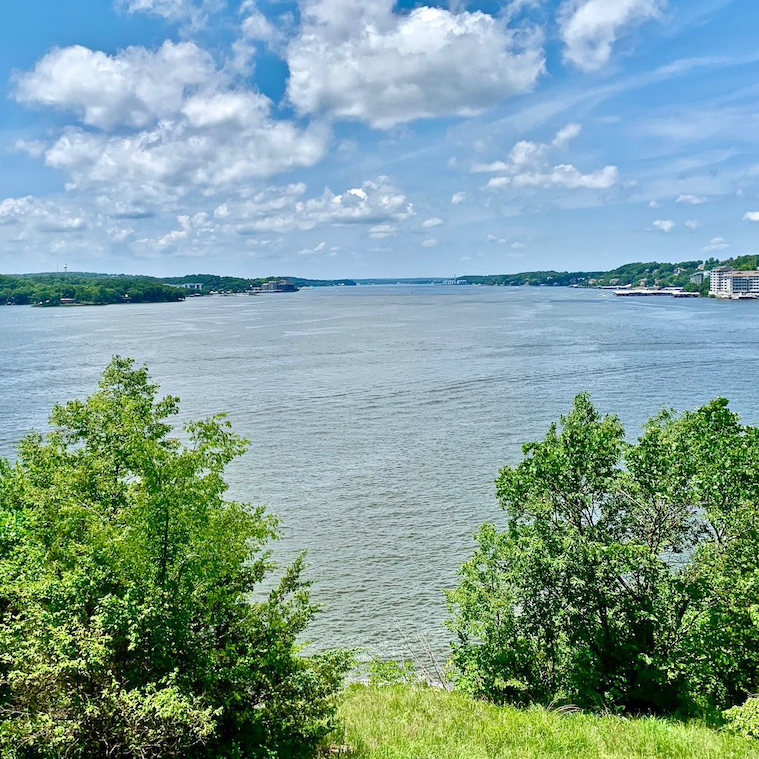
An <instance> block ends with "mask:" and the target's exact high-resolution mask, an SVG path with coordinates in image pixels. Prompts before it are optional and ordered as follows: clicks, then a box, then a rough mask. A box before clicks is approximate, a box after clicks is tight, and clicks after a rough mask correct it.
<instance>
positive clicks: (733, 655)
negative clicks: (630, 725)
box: [448, 394, 759, 713]
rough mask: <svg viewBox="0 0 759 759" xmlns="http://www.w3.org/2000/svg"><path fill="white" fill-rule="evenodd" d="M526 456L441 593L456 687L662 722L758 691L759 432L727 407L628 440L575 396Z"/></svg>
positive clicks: (660, 420) (500, 486)
mask: <svg viewBox="0 0 759 759" xmlns="http://www.w3.org/2000/svg"><path fill="white" fill-rule="evenodd" d="M524 455H525V458H524V460H523V461H522V462H521V463H520V464H519V465H518V466H516V467H508V466H507V467H504V468H503V469H502V471H501V473H500V476H499V478H498V480H497V491H498V497H499V500H500V503H501V506H502V508H503V509H504V510H505V512H506V514H507V518H508V527H507V529H506V530H505V531H499V530H498V529H496V527H495V526H493V525H490V524H486V525H484V526H483V527H482V528H481V530H480V531H479V533H478V535H477V547H476V550H475V552H474V555H473V557H472V558H471V559H470V560H469V561H468V562H467V563H466V564H465V565H464V566H463V567H462V569H461V573H460V574H461V583H460V585H459V586H458V587H457V588H456V589H455V590H453V591H451V592H450V593H449V595H448V601H449V608H450V611H451V615H452V616H451V619H450V620H449V626H450V628H451V629H452V630H453V631H454V632H455V634H456V639H455V641H454V643H453V656H452V665H453V668H454V671H455V672H456V674H457V678H458V683H459V686H460V687H462V688H464V689H466V690H469V691H471V692H473V693H475V694H478V695H481V696H484V697H487V698H489V699H492V700H495V701H496V702H499V703H506V702H511V703H533V702H538V703H574V704H577V705H579V706H582V707H586V708H612V709H621V710H626V711H633V712H640V711H645V712H657V713H668V712H676V711H679V712H691V713H692V712H696V711H698V712H701V713H703V712H705V711H706V712H708V711H712V712H713V711H715V710H719V709H724V708H726V707H729V706H732V705H734V704H737V703H741V702H742V701H743V700H745V698H746V697H747V695H749V694H751V693H753V692H755V691H756V690H757V686H758V685H759V532H757V528H758V527H759V522H757V517H758V516H759V430H757V429H756V428H754V427H750V426H743V425H742V424H741V423H740V420H739V418H738V416H737V415H736V414H734V413H733V412H732V411H731V410H730V409H729V408H728V404H727V401H726V400H725V399H724V398H718V399H716V400H714V401H712V402H710V403H708V404H706V405H705V406H703V407H702V408H699V409H698V410H696V411H692V412H686V413H684V414H683V415H681V416H677V415H675V414H674V413H672V412H662V413H661V414H660V415H659V416H657V417H655V418H653V419H652V420H650V421H649V423H648V424H647V426H646V428H645V431H644V433H643V435H642V436H641V437H640V438H639V439H638V440H637V441H636V442H635V443H634V444H626V443H625V441H624V430H623V428H622V425H621V423H620V422H619V420H618V419H617V418H616V417H613V416H606V417H602V416H601V415H600V414H599V413H598V411H597V410H596V409H595V408H594V407H593V405H592V404H591V402H590V400H589V399H588V396H587V395H586V394H581V395H579V396H578V397H577V398H576V399H575V403H574V407H573V409H572V411H571V412H570V413H569V414H568V415H567V416H566V417H562V418H561V423H560V425H556V424H553V425H551V427H550V429H549V430H548V433H547V435H546V437H545V438H544V440H542V441H540V442H533V443H528V444H526V445H525V446H524Z"/></svg>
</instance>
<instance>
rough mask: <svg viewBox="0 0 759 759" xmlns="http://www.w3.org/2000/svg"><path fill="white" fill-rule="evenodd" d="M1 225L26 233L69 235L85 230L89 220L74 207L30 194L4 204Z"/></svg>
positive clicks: (11, 199) (0, 202)
mask: <svg viewBox="0 0 759 759" xmlns="http://www.w3.org/2000/svg"><path fill="white" fill-rule="evenodd" d="M0 225H3V226H5V225H19V226H20V227H21V230H22V233H29V232H32V231H38V232H45V233H49V232H55V233H65V232H76V231H79V230H82V229H85V228H86V227H87V226H89V221H88V219H87V218H86V217H85V214H84V213H83V212H82V210H81V209H79V208H77V207H76V206H75V205H73V204H61V203H56V202H55V201H52V200H43V199H40V198H34V197H32V196H30V195H28V196H26V197H24V198H5V199H4V200H2V201H0Z"/></svg>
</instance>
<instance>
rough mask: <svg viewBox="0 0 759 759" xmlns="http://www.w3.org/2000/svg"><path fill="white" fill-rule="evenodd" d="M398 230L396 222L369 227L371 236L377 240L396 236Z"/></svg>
mask: <svg viewBox="0 0 759 759" xmlns="http://www.w3.org/2000/svg"><path fill="white" fill-rule="evenodd" d="M397 232H398V227H396V226H395V225H394V224H377V225H376V226H374V227H371V228H370V229H369V237H373V238H374V239H375V240H382V239H384V238H385V237H395V235H396V234H397Z"/></svg>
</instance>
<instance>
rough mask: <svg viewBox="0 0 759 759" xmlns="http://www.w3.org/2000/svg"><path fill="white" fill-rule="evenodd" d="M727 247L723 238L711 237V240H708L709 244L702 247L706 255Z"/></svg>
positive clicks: (728, 245) (727, 244)
mask: <svg viewBox="0 0 759 759" xmlns="http://www.w3.org/2000/svg"><path fill="white" fill-rule="evenodd" d="M729 247H730V244H729V243H728V242H727V241H726V240H725V238H724V237H712V239H711V240H709V244H708V245H705V246H704V247H703V250H704V251H706V252H707V253H712V252H714V251H717V250H724V249H725V248H729Z"/></svg>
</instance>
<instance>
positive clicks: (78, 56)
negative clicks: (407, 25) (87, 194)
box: [16, 42, 329, 203]
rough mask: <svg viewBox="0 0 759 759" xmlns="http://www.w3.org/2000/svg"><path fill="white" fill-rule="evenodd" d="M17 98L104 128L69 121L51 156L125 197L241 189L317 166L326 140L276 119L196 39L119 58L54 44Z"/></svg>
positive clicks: (266, 103) (21, 80) (85, 181)
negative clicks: (252, 180) (55, 48)
mask: <svg viewBox="0 0 759 759" xmlns="http://www.w3.org/2000/svg"><path fill="white" fill-rule="evenodd" d="M16 97H17V98H18V99H19V100H20V101H22V102H25V103H30V104H34V105H47V106H52V107H56V108H61V109H66V110H69V111H73V112H74V114H76V116H77V117H78V118H79V119H80V120H81V121H82V123H83V124H85V125H87V126H92V127H96V128H97V129H99V130H100V131H93V130H92V129H84V128H81V127H79V126H75V125H71V126H69V127H67V128H65V129H64V130H63V132H62V134H61V135H60V136H59V137H58V139H57V140H55V141H54V142H53V143H52V144H49V145H47V146H46V149H45V152H44V156H45V162H46V163H47V165H49V166H52V167H54V168H57V169H63V170H67V171H68V172H70V174H71V177H72V182H70V183H69V186H70V187H72V188H79V189H82V188H87V187H89V186H93V185H99V186H104V187H106V188H108V192H110V193H111V194H113V195H115V196H117V197H119V199H120V200H121V202H129V200H130V198H131V199H132V200H133V201H135V202H136V200H137V199H138V198H139V200H140V202H141V203H149V202H150V201H151V199H154V200H155V201H156V202H159V203H165V202H166V201H170V200H172V199H175V198H177V197H179V196H182V195H185V194H187V193H188V192H192V191H193V190H194V191H200V192H204V193H208V192H211V193H212V192H216V191H220V190H230V189H235V188H239V187H244V186H245V183H248V182H250V180H251V179H255V178H260V177H268V176H271V175H273V174H276V173H279V172H283V171H288V170H291V169H295V168H298V167H302V166H311V165H313V164H314V163H316V162H317V161H319V160H321V158H323V157H324V155H325V153H326V150H327V144H328V140H329V131H328V130H327V129H326V128H324V127H323V126H319V125H315V126H307V127H305V128H301V127H299V126H297V125H296V124H294V123H293V122H291V121H288V120H286V119H276V118H275V117H274V116H273V115H272V103H271V101H270V100H269V99H268V98H267V97H265V96H264V95H262V94H261V93H260V92H257V91H256V90H253V89H250V88H244V87H242V86H235V85H234V83H233V82H232V81H231V80H229V79H228V77H227V75H226V74H225V72H224V71H222V70H220V69H218V68H216V66H215V64H214V62H213V59H212V58H211V56H210V55H209V54H208V53H207V52H206V51H204V50H202V49H201V48H199V47H198V46H197V45H195V44H194V43H190V42H182V43H176V44H175V43H172V42H165V43H164V44H163V45H162V46H161V47H160V48H159V49H158V50H156V51H154V52H151V51H148V50H146V49H145V48H141V47H134V48H128V49H126V50H124V51H121V52H120V53H118V54H117V55H114V56H109V55H106V54H105V53H102V52H98V51H92V50H89V49H87V48H83V47H80V46H74V47H69V48H62V49H57V50H54V51H52V52H50V53H48V54H47V55H46V56H44V57H43V58H42V59H41V60H40V61H39V62H38V63H37V65H36V66H35V68H34V69H33V70H32V71H30V72H28V73H26V74H22V75H21V76H19V77H18V81H17V89H16ZM135 130H136V131H135Z"/></svg>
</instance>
